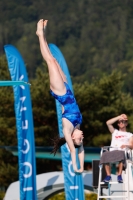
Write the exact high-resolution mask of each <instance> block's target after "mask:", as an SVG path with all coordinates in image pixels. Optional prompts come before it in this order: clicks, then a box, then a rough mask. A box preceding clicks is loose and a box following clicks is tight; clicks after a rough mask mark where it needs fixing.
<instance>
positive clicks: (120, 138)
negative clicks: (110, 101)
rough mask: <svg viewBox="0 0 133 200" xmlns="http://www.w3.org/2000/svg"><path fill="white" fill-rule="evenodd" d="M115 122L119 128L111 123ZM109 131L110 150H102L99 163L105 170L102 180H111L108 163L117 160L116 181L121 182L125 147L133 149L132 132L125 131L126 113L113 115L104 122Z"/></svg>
mask: <svg viewBox="0 0 133 200" xmlns="http://www.w3.org/2000/svg"><path fill="white" fill-rule="evenodd" d="M115 122H117V124H118V127H119V130H117V129H115V128H114V127H113V125H112V124H114V123H115ZM106 124H107V126H108V129H109V131H110V132H111V133H112V141H111V147H113V148H110V151H107V152H104V153H103V155H102V157H101V159H100V165H101V164H105V171H106V174H107V176H106V177H105V179H104V180H103V181H104V182H105V183H108V182H109V181H111V172H110V165H109V163H113V162H119V170H118V176H117V181H118V182H119V183H123V179H122V176H121V174H122V169H123V167H124V168H126V160H125V152H124V150H125V149H126V148H130V149H133V134H132V133H130V132H127V131H126V127H127V125H128V118H127V115H125V114H121V115H119V116H117V117H114V118H112V119H110V120H108V121H107V122H106Z"/></svg>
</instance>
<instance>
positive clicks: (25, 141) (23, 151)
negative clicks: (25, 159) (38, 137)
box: [21, 139, 30, 154]
mask: <svg viewBox="0 0 133 200" xmlns="http://www.w3.org/2000/svg"><path fill="white" fill-rule="evenodd" d="M25 145H27V148H26V149H25V150H21V151H22V153H23V154H27V153H28V151H29V150H30V144H29V141H28V140H26V139H24V146H25Z"/></svg>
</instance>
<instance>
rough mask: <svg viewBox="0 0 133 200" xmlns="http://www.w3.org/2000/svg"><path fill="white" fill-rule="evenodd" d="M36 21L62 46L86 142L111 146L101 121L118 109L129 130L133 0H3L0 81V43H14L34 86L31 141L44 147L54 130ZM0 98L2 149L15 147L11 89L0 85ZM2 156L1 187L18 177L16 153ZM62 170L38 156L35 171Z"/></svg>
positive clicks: (2, 71) (1, 71)
mask: <svg viewBox="0 0 133 200" xmlns="http://www.w3.org/2000/svg"><path fill="white" fill-rule="evenodd" d="M40 18H43V19H48V20H49V22H48V27H47V41H48V43H54V44H56V45H57V46H58V47H59V48H60V50H61V51H62V53H63V55H64V56H65V59H66V61H67V64H68V66H69V70H70V74H71V78H72V82H73V87H74V93H75V97H76V99H77V102H78V104H79V107H80V110H81V112H82V115H83V123H82V127H81V128H82V130H83V132H84V135H85V140H84V146H93V147H94V146H98V147H100V146H103V145H109V144H110V139H111V136H110V133H109V131H108V129H107V127H106V121H107V120H108V119H110V118H111V117H114V116H117V115H119V114H121V113H126V114H127V115H128V117H129V126H128V131H131V132H133V87H132V85H133V53H132V52H133V51H132V50H133V34H132V33H133V0H123V1H121V0H117V1H116V0H95V1H94V0H82V1H81V0H73V1H67V0H63V1H61V0H58V1H54V0H43V1H42V0H38V1H36V0H23V1H21V0H17V1H15V0H11V1H7V0H1V1H0V80H9V79H10V75H9V72H8V67H7V61H6V58H5V53H4V49H3V46H4V45H6V44H12V45H14V46H15V47H17V48H18V50H19V51H20V53H21V55H22V57H23V59H24V61H25V65H26V68H27V72H28V77H29V80H30V82H31V84H32V86H31V98H32V106H33V116H34V127H35V128H34V130H35V143H36V146H50V145H51V140H50V137H53V136H54V135H56V134H57V133H58V127H57V117H56V110H55V102H54V99H53V98H52V97H51V96H50V94H49V79H48V71H47V67H46V64H45V62H44V61H43V59H42V56H41V54H40V50H39V44H38V38H37V37H36V34H35V32H36V23H37V21H38V20H39V19H40ZM0 103H1V106H0V146H17V137H16V122H15V114H14V99H13V91H12V88H10V87H1V88H0ZM116 127H117V125H116ZM0 160H1V163H0V187H1V188H2V187H5V188H7V187H8V185H9V184H10V183H11V182H13V181H15V180H18V174H17V172H18V165H17V158H16V157H14V156H12V155H11V154H10V153H9V152H7V151H6V150H4V149H0ZM53 166H54V167H53ZM60 169H61V162H57V163H56V165H55V164H53V161H48V160H42V159H39V160H37V173H38V174H39V173H43V172H48V171H53V170H60ZM3 172H4V173H3ZM11 174H12V176H11Z"/></svg>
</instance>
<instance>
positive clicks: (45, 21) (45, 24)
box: [43, 20, 48, 31]
mask: <svg viewBox="0 0 133 200" xmlns="http://www.w3.org/2000/svg"><path fill="white" fill-rule="evenodd" d="M47 23H48V20H44V22H43V28H44V31H45V30H46V27H47Z"/></svg>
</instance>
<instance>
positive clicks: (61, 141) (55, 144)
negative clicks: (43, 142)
mask: <svg viewBox="0 0 133 200" xmlns="http://www.w3.org/2000/svg"><path fill="white" fill-rule="evenodd" d="M51 141H52V143H53V150H52V152H51V154H52V153H53V154H54V156H55V154H56V152H57V150H58V149H59V148H60V147H61V146H62V145H64V144H65V143H66V139H65V138H64V137H61V138H60V137H59V136H57V137H55V138H54V139H51ZM74 147H75V148H79V147H80V145H76V144H74Z"/></svg>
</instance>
